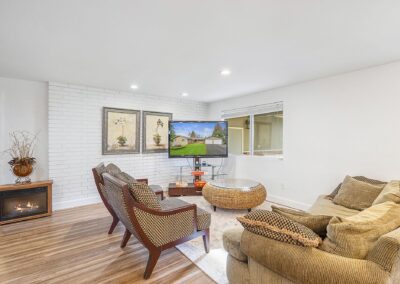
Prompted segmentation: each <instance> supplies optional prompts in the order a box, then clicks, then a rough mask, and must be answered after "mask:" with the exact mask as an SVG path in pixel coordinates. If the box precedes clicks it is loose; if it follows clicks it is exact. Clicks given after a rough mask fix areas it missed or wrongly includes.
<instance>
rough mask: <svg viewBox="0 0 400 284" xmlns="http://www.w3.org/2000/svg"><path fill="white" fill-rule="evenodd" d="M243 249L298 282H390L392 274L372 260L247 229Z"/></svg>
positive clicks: (254, 258)
mask: <svg viewBox="0 0 400 284" xmlns="http://www.w3.org/2000/svg"><path fill="white" fill-rule="evenodd" d="M240 248H241V250H242V251H243V253H245V254H246V255H247V256H248V257H249V258H250V265H251V260H254V261H256V262H258V263H259V264H261V265H263V266H265V267H267V268H268V269H270V270H272V271H274V272H275V273H278V274H280V275H281V276H283V277H284V278H286V279H289V280H290V281H293V282H295V283H309V284H320V283H324V284H337V283H352V284H364V283H387V282H388V281H389V279H390V275H389V273H388V272H387V271H385V270H383V269H382V268H381V267H380V266H379V265H377V264H376V263H374V262H372V261H368V260H361V259H351V258H346V257H342V256H339V255H335V254H331V253H328V252H325V251H322V250H320V249H317V248H311V247H302V246H296V245H291V244H288V243H284V242H280V241H275V240H272V239H269V238H266V237H263V236H260V235H256V234H253V233H251V232H249V231H247V230H244V232H243V234H242V239H241V243H240Z"/></svg>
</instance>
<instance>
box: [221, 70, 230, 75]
mask: <svg viewBox="0 0 400 284" xmlns="http://www.w3.org/2000/svg"><path fill="white" fill-rule="evenodd" d="M221 75H222V76H229V75H231V70H229V69H222V70H221Z"/></svg>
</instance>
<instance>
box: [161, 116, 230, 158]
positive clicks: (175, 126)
mask: <svg viewBox="0 0 400 284" xmlns="http://www.w3.org/2000/svg"><path fill="white" fill-rule="evenodd" d="M227 142H228V125H227V122H226V121H170V122H169V149H168V154H169V157H170V158H178V157H227V156H228V146H227Z"/></svg>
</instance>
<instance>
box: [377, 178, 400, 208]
mask: <svg viewBox="0 0 400 284" xmlns="http://www.w3.org/2000/svg"><path fill="white" fill-rule="evenodd" d="M386 201H393V202H394V203H397V204H399V203H400V180H392V181H391V182H389V183H388V184H387V185H385V187H384V188H383V190H382V191H381V193H380V194H379V195H378V197H377V198H376V199H375V201H374V203H372V204H373V205H376V204H379V203H384V202H386Z"/></svg>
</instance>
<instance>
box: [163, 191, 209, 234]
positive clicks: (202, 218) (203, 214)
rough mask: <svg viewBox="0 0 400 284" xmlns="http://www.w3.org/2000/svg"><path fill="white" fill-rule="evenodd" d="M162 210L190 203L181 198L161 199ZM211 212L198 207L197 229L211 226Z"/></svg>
mask: <svg viewBox="0 0 400 284" xmlns="http://www.w3.org/2000/svg"><path fill="white" fill-rule="evenodd" d="M160 205H161V210H171V209H175V208H179V207H182V206H186V205H189V203H187V202H185V201H183V200H180V199H179V198H174V197H172V198H168V199H164V200H162V201H160ZM210 224H211V214H210V213H208V212H207V211H205V210H203V209H201V208H199V207H197V230H204V229H207V228H210Z"/></svg>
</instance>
